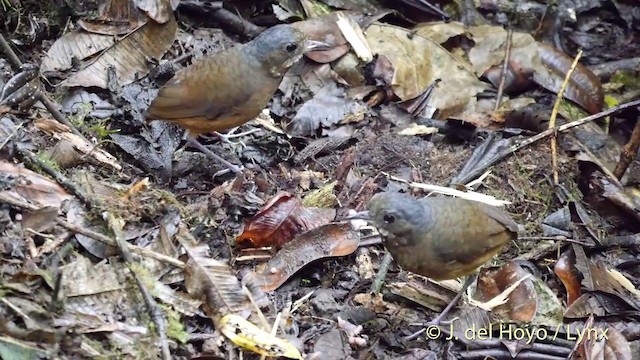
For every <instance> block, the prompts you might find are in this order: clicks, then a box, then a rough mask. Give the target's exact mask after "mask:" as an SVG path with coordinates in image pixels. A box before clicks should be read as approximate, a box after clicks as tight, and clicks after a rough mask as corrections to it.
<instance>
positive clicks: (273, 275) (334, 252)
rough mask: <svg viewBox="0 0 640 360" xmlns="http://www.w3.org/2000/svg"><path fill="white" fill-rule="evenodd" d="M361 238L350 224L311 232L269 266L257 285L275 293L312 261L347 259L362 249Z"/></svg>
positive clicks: (288, 244) (284, 250)
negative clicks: (338, 257) (359, 247)
mask: <svg viewBox="0 0 640 360" xmlns="http://www.w3.org/2000/svg"><path fill="white" fill-rule="evenodd" d="M359 242H360V235H359V233H358V231H356V230H354V229H352V228H351V226H350V225H349V224H347V223H342V224H328V225H324V226H322V227H319V228H316V229H313V230H311V231H308V232H306V233H304V234H302V235H300V236H298V237H296V238H295V239H293V240H292V241H291V242H289V243H287V244H285V245H284V246H283V247H282V249H281V250H280V251H279V252H278V253H277V254H276V255H275V256H274V257H273V258H271V260H269V262H268V263H267V265H266V267H265V270H264V271H263V272H262V273H261V274H256V284H258V285H259V286H260V287H261V289H262V290H263V291H272V290H275V289H277V288H278V287H280V285H282V284H284V283H285V281H287V279H289V278H290V277H291V276H292V275H293V274H295V273H296V272H298V270H300V269H301V268H303V267H304V266H306V265H307V264H309V263H311V262H312V261H315V260H319V259H323V258H327V257H336V256H346V255H349V254H351V253H353V252H354V251H356V249H357V248H358V244H359Z"/></svg>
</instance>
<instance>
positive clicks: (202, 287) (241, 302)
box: [178, 228, 254, 323]
mask: <svg viewBox="0 0 640 360" xmlns="http://www.w3.org/2000/svg"><path fill="white" fill-rule="evenodd" d="M185 231H187V230H186V229H184V228H181V229H180V232H185ZM178 238H180V237H178ZM181 243H182V246H183V247H184V248H185V250H186V251H187V255H188V256H189V260H188V261H187V264H186V268H185V276H184V279H185V287H186V288H187V292H189V294H191V296H193V297H194V298H196V299H200V300H203V301H204V302H205V312H206V313H207V315H208V316H209V317H210V318H211V319H212V321H213V322H214V323H216V322H217V321H218V319H220V318H221V317H223V316H225V315H228V314H236V315H239V316H242V317H248V316H249V315H251V314H252V313H253V311H254V309H253V306H252V305H251V301H250V299H249V297H248V296H247V294H246V292H245V291H244V290H243V288H242V285H241V284H240V281H239V280H238V278H236V275H235V274H234V272H233V269H231V267H230V266H229V264H226V263H224V262H222V261H218V260H215V259H212V258H211V257H210V256H209V247H208V246H207V245H200V246H197V247H192V246H191V245H189V244H187V243H186V241H181Z"/></svg>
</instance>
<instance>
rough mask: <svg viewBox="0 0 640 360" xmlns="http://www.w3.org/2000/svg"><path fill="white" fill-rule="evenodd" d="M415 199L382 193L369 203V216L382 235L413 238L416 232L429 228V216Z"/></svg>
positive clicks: (399, 194) (397, 194)
mask: <svg viewBox="0 0 640 360" xmlns="http://www.w3.org/2000/svg"><path fill="white" fill-rule="evenodd" d="M427 210H428V209H427V208H426V207H424V206H423V204H421V203H420V201H419V200H418V199H416V198H413V197H411V196H409V195H405V194H401V193H392V192H383V193H378V194H376V195H374V196H373V197H372V198H371V200H370V201H369V216H370V217H371V219H372V220H373V221H374V222H375V224H376V227H377V228H378V229H379V230H381V232H386V233H387V234H384V233H383V235H387V236H388V235H394V236H396V237H402V238H406V239H410V238H413V236H412V234H413V233H414V232H416V231H426V230H428V228H429V225H430V224H429V221H431V214H430V213H429V214H428V213H426V212H427Z"/></svg>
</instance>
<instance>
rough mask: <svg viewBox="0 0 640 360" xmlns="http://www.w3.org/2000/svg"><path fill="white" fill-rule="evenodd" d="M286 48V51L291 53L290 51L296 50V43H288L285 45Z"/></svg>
mask: <svg viewBox="0 0 640 360" xmlns="http://www.w3.org/2000/svg"><path fill="white" fill-rule="evenodd" d="M286 49H287V52H290V53H292V52H294V51H296V50H297V49H298V45H296V44H289V45H287V47H286Z"/></svg>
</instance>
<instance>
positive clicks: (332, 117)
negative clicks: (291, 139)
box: [287, 86, 368, 137]
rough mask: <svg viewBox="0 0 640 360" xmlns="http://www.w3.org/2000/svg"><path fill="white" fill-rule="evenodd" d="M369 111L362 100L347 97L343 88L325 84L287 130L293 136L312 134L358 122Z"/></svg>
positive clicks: (301, 108) (298, 113) (301, 109)
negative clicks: (337, 125) (320, 129)
mask: <svg viewBox="0 0 640 360" xmlns="http://www.w3.org/2000/svg"><path fill="white" fill-rule="evenodd" d="M367 112H368V109H367V106H365V105H364V104H363V103H362V102H360V101H357V100H352V99H349V98H347V97H345V95H344V90H343V89H342V88H339V87H337V86H325V87H324V88H323V89H322V90H320V92H319V93H318V94H316V95H315V96H314V97H313V98H312V99H311V100H309V101H307V102H305V103H304V104H303V105H302V107H300V109H299V110H298V112H297V113H296V116H295V117H294V118H293V120H292V121H291V123H289V126H287V132H288V133H289V135H293V136H301V137H306V136H312V135H315V134H316V132H317V130H318V129H319V128H322V127H325V128H327V127H331V126H333V125H335V124H338V123H349V122H358V121H360V120H362V119H364V116H365V115H366V114H367Z"/></svg>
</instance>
